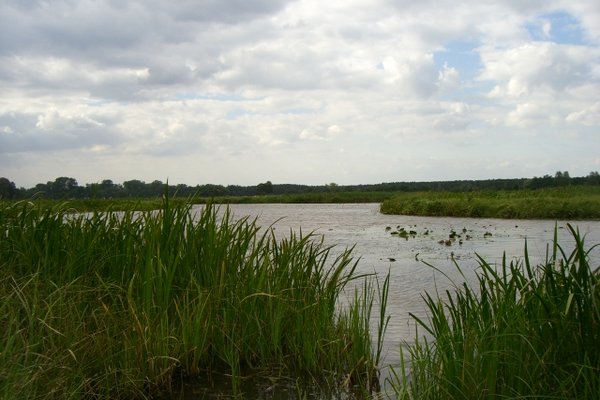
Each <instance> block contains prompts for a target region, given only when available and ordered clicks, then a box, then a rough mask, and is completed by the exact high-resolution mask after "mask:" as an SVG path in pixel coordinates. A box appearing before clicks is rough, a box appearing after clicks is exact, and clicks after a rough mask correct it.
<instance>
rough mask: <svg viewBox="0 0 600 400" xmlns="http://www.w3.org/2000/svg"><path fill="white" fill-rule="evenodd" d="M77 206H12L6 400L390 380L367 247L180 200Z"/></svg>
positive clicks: (6, 220)
mask: <svg viewBox="0 0 600 400" xmlns="http://www.w3.org/2000/svg"><path fill="white" fill-rule="evenodd" d="M69 207H70V206H69V205H68V203H65V204H57V205H55V206H53V207H47V206H46V205H43V206H39V205H36V204H35V203H28V202H22V203H11V204H8V203H3V204H2V205H0V235H1V239H0V277H1V278H0V327H1V328H2V329H0V348H1V349H2V350H1V351H0V398H3V399H12V398H19V399H27V398H36V399H37V398H42V399H43V398H83V397H86V396H90V397H94V398H146V397H151V396H155V395H158V394H160V393H163V392H169V391H171V390H173V389H174V388H175V386H177V385H178V384H179V383H180V382H181V381H182V380H190V379H194V378H195V377H205V378H206V377H210V376H211V375H212V374H226V375H228V376H230V382H231V385H232V387H233V393H234V394H238V395H240V394H242V393H241V389H240V382H241V380H242V379H243V378H244V376H245V375H247V374H256V373H257V371H261V370H268V371H273V370H277V371H280V372H279V374H280V375H281V376H285V377H292V378H293V380H294V379H300V380H302V381H306V382H311V384H313V385H317V386H318V385H324V386H325V385H328V386H332V387H336V388H340V390H342V389H343V390H348V391H351V392H356V393H363V394H367V393H369V391H370V390H371V389H374V388H375V387H376V386H377V382H378V363H379V360H380V353H381V345H382V340H383V332H384V325H381V328H380V330H379V331H378V332H377V333H375V334H374V335H373V337H372V336H371V332H370V329H369V321H370V320H371V311H372V306H373V304H374V303H375V304H380V305H381V306H380V310H383V311H382V313H384V311H385V297H386V295H387V292H386V291H387V280H386V281H385V282H384V284H383V287H382V288H380V289H379V290H377V289H378V288H379V286H375V281H374V280H373V277H371V276H365V275H360V274H358V273H357V272H356V266H357V261H356V260H354V259H353V257H352V249H341V250H340V249H335V248H333V247H327V246H324V245H323V242H322V239H321V240H319V239H318V237H316V236H313V235H311V234H307V235H304V234H301V233H300V234H294V233H290V235H289V237H287V238H284V239H277V238H276V237H275V235H274V234H273V232H272V231H270V230H269V229H265V230H261V228H260V227H259V226H257V224H256V221H255V220H251V219H249V218H236V217H234V216H233V215H231V213H230V212H229V211H228V209H224V210H220V209H218V208H217V207H215V206H213V205H207V206H206V207H204V208H203V209H202V211H200V212H198V213H197V214H194V213H192V211H191V209H190V207H189V206H188V205H185V204H181V203H178V204H175V205H174V204H172V203H171V202H170V200H169V198H168V196H167V197H166V198H165V200H164V202H163V205H162V208H161V209H160V210H158V211H145V212H137V213H136V212H130V211H129V212H122V213H115V212H107V213H99V212H96V213H93V214H77V213H74V211H76V210H72V209H70V208H69ZM361 282H362V283H361ZM348 291H350V292H352V293H353V295H351V296H349V297H348V295H347V292H348ZM384 322H385V316H384V315H382V324H384ZM372 339H373V340H372ZM209 380H210V379H209Z"/></svg>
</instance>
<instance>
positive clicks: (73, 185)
mask: <svg viewBox="0 0 600 400" xmlns="http://www.w3.org/2000/svg"><path fill="white" fill-rule="evenodd" d="M166 185H167V184H166V183H163V182H162V181H160V180H154V181H152V182H149V183H147V182H144V181H141V180H138V179H133V180H129V181H125V182H123V183H115V182H113V181H112V180H110V179H105V180H103V181H101V182H100V183H87V184H85V185H83V186H81V185H79V184H78V182H77V180H76V179H75V178H71V177H64V176H62V177H58V178H56V179H55V180H54V181H48V182H46V183H38V184H37V185H35V186H34V187H32V188H23V187H19V188H17V186H16V185H15V183H14V182H12V181H10V180H9V179H8V178H5V177H0V199H33V198H45V199H87V198H102V199H110V198H128V197H129V198H151V197H158V196H162V195H163V194H164V192H165V186H166ZM569 185H600V174H598V172H597V171H592V172H590V173H589V174H588V175H587V176H583V177H571V176H570V175H569V172H568V171H557V172H556V173H555V174H554V175H544V176H542V177H533V178H514V179H487V180H455V181H432V182H389V183H378V184H368V185H338V184H336V183H329V184H324V185H316V186H314V185H313V186H311V185H295V184H273V183H272V182H271V181H266V182H264V183H259V184H257V185H251V186H239V185H228V186H223V185H214V184H203V185H195V186H188V185H186V184H179V185H168V189H169V193H170V194H171V195H174V196H177V197H192V196H199V197H221V196H259V195H265V194H298V193H324V192H332V191H339V192H418V191H449V192H469V191H478V190H520V189H541V188H549V187H560V186H569Z"/></svg>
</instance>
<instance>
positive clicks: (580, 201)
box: [381, 186, 600, 220]
mask: <svg viewBox="0 0 600 400" xmlns="http://www.w3.org/2000/svg"><path fill="white" fill-rule="evenodd" d="M381 212H382V213H384V214H401V215H424V216H453V217H474V218H516V219H566V220H568V219H593V220H597V219H600V186H572V187H563V188H552V189H540V190H519V191H489V192H463V193H450V192H425V193H403V194H398V195H396V196H394V197H392V198H390V199H387V200H384V201H383V203H382V205H381Z"/></svg>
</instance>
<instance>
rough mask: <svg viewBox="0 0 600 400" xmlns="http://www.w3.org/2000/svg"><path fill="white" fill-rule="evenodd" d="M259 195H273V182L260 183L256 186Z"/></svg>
mask: <svg viewBox="0 0 600 400" xmlns="http://www.w3.org/2000/svg"><path fill="white" fill-rule="evenodd" d="M256 193H257V194H273V184H272V183H271V181H266V182H265V183H259V184H258V185H257V186H256Z"/></svg>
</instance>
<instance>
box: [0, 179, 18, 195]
mask: <svg viewBox="0 0 600 400" xmlns="http://www.w3.org/2000/svg"><path fill="white" fill-rule="evenodd" d="M16 193H17V187H16V186H15V183H14V182H11V181H9V180H8V178H5V177H0V199H12V198H13V197H15V195H16Z"/></svg>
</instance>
